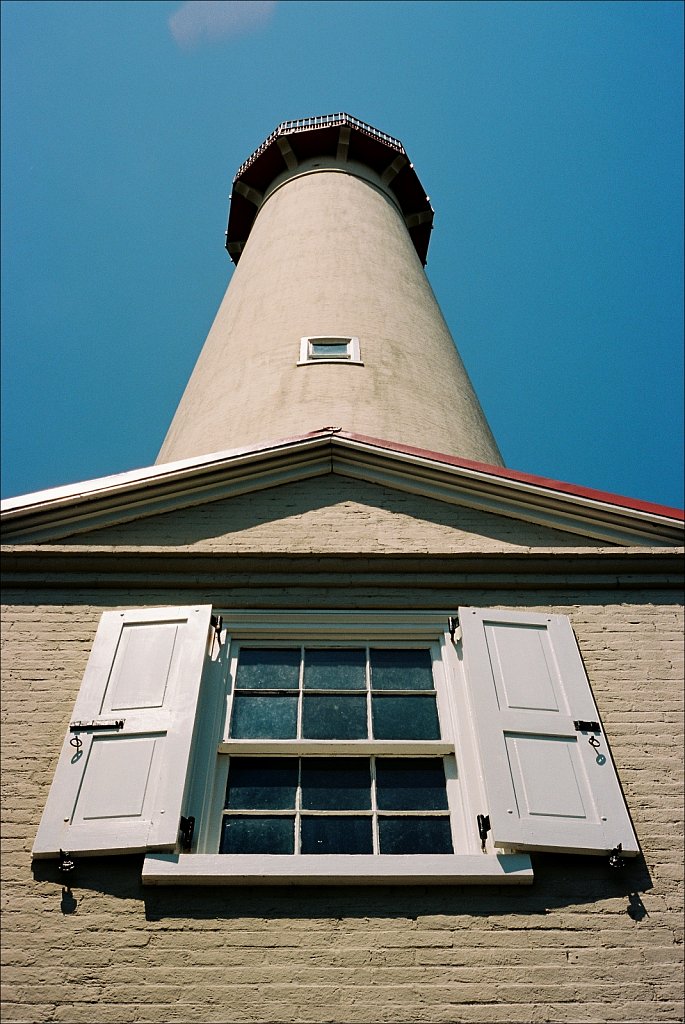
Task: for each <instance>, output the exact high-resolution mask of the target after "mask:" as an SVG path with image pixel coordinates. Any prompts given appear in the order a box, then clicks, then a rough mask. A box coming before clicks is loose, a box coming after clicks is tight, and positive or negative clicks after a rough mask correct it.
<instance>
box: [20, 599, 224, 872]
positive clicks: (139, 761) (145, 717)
mask: <svg viewBox="0 0 685 1024" xmlns="http://www.w3.org/2000/svg"><path fill="white" fill-rule="evenodd" d="M210 614H211V606H199V607H188V608H146V609H136V610H130V611H124V612H105V613H104V614H103V616H102V618H101V620H100V624H99V626H98V630H97V634H96V636H95V641H94V643H93V649H92V651H91V655H90V659H89V661H88V665H87V667H86V671H85V675H84V677H83V682H82V684H81V689H80V691H79V695H78V698H77V700H76V705H75V707H74V711H73V715H72V719H71V722H72V724H74V723H75V722H81V723H84V724H93V725H95V726H100V728H91V729H87V728H86V729H83V730H82V731H77V732H73V731H71V730H70V731H68V732H67V735H66V738H65V741H64V745H63V747H62V752H61V754H60V758H59V761H58V764H57V769H56V772H55V777H54V779H53V783H52V787H51V789H50V793H49V796H48V801H47V805H46V807H45V811H44V813H43V818H42V820H41V823H40V828H39V829H38V835H37V837H36V842H35V843H34V847H33V855H34V856H35V857H49V856H56V855H57V854H58V853H59V851H60V849H62V850H66V851H68V852H69V853H93V854H95V853H98V854H102V853H136V852H139V851H143V850H150V849H158V850H162V849H164V850H173V849H174V847H175V845H176V841H177V836H178V827H179V818H180V814H181V810H182V806H183V798H184V790H185V787H186V782H187V778H186V777H187V774H188V764H189V758H190V749H191V745H192V738H193V729H194V725H195V715H196V711H197V703H198V696H199V692H200V682H201V678H202V670H203V665H204V661H205V655H206V653H207V646H208V635H209V626H210ZM118 721H121V722H123V726H122V727H121V728H119V729H117V728H114V727H113V726H112V725H111V724H110V723H115V722H118ZM103 726H105V727H104V728H103ZM76 739H78V740H80V743H81V745H80V746H78V744H76Z"/></svg>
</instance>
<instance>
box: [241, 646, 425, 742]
mask: <svg viewBox="0 0 685 1024" xmlns="http://www.w3.org/2000/svg"><path fill="white" fill-rule="evenodd" d="M233 675H234V678H235V681H236V684H235V689H234V691H233V695H232V699H231V701H230V707H229V727H228V731H227V739H269V738H273V739H293V740H295V739H303V740H307V739H312V740H313V739H324V740H371V739H379V740H409V739H411V740H439V739H440V738H441V731H440V721H439V713H438V703H437V691H436V689H435V685H434V680H433V674H432V659H431V653H430V651H429V650H428V649H427V648H413V649H411V648H410V649H405V648H394V649H384V648H377V647H369V646H365V647H356V648H355V647H332V648H320V647H309V646H304V645H303V646H300V647H282V648H264V649H260V648H252V647H249V646H246V647H241V648H240V650H239V653H238V655H237V659H236V663H235V666H234V672H233ZM294 691H296V693H295V692H294Z"/></svg>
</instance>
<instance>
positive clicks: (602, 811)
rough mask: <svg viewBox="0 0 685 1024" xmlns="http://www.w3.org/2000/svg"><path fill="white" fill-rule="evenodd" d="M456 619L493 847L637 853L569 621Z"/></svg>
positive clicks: (496, 615) (472, 614) (480, 613)
mask: <svg viewBox="0 0 685 1024" xmlns="http://www.w3.org/2000/svg"><path fill="white" fill-rule="evenodd" d="M460 621H461V626H462V635H463V655H464V669H465V673H466V684H467V690H468V694H469V700H470V703H471V708H472V712H473V716H474V723H475V729H476V733H477V737H478V744H479V747H480V752H481V760H482V763H483V775H484V780H485V787H486V791H487V797H488V806H487V808H486V809H485V808H484V813H486V814H488V815H489V817H490V824H491V828H492V838H493V842H494V844H495V846H504V847H515V848H517V849H519V850H550V851H558V852H567V853H573V852H575V853H594V854H601V853H608V852H610V851H611V850H613V849H614V848H615V847H616V846H618V844H619V843H620V844H621V846H622V851H623V853H625V854H628V855H631V854H632V855H634V854H637V853H638V852H639V847H638V843H637V839H636V838H635V833H634V831H633V828H632V825H631V822H630V816H629V814H628V810H627V808H626V805H625V801H624V799H623V794H622V791H621V786H620V783H619V781H618V777H617V775H616V771H615V768H614V764H613V761H612V759H611V754H610V752H609V747H608V744H607V739H606V736H605V735H604V730H603V728H600V725H599V715H598V712H597V708H596V705H595V702H594V699H593V697H592V692H591V690H590V683H589V681H588V678H587V675H586V673H585V668H584V666H583V662H582V659H581V656H580V651H579V650H578V645H577V643H576V639H575V636H574V634H573V630H572V628H571V624H570V622H569V620H568V619H567V618H566V616H563V615H544V614H534V613H530V612H513V611H496V610H493V609H476V608H462V609H460ZM576 722H577V723H579V727H577V726H576ZM595 723H596V724H597V730H596V731H593V728H594V725H595ZM583 726H585V728H583ZM590 739H592V740H593V743H590Z"/></svg>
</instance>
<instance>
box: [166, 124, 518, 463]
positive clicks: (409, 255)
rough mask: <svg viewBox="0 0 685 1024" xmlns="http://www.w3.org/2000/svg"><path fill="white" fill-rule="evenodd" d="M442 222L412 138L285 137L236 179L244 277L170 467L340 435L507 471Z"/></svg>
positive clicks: (337, 128)
mask: <svg viewBox="0 0 685 1024" xmlns="http://www.w3.org/2000/svg"><path fill="white" fill-rule="evenodd" d="M432 220H433V210H432V208H431V205H430V202H429V200H428V197H427V196H426V194H425V191H424V189H423V187H422V186H421V183H420V181H419V179H418V177H417V175H416V172H415V171H414V168H413V165H412V164H411V163H410V162H409V159H408V157H407V155H406V153H405V151H404V147H403V146H402V144H401V143H400V142H399V141H398V140H397V139H394V138H392V137H391V136H390V135H386V134H384V133H383V132H380V131H378V130H377V129H376V128H372V127H371V126H370V125H367V124H364V123H363V122H362V121H358V120H357V119H356V118H353V117H350V116H349V115H348V114H333V115H327V116H324V117H313V118H305V119H302V120H299V121H285V122H283V123H282V124H280V125H279V126H278V127H277V128H276V130H275V131H274V132H272V134H271V135H270V136H269V137H268V138H267V139H266V140H265V141H264V142H263V143H262V144H261V145H260V146H259V147H258V149H257V150H256V151H255V152H254V153H253V154H252V155H251V156H250V157H249V158H248V159H247V160H246V161H245V163H243V165H242V166H241V167H240V168H239V169H238V172H237V174H236V176H235V180H234V182H233V193H232V196H231V207H230V215H229V221H228V231H227V235H226V248H227V249H228V252H229V254H230V256H231V258H232V259H233V261H234V262H235V263H236V264H237V267H236V271H235V274H234V276H233V279H232V281H231V283H230V286H229V288H228V291H227V292H226V296H225V298H224V300H223V302H222V304H221V307H220V309H219V312H218V314H217V316H216V319H215V321H214V324H213V326H212V328H211V330H210V332H209V336H208V337H207V340H206V342H205V345H204V347H203V350H202V352H201V354H200V357H199V359H198V362H197V365H196V366H195V370H194V372H193V374H192V376H191V378H190V381H189V383H188V386H187V388H186V391H185V393H184V395H183V398H182V400H181V402H180V404H179V407H178V409H177V411H176V414H175V416H174V419H173V422H172V424H171V427H170V429H169V432H168V434H167V437H166V439H165V441H164V444H163V446H162V449H161V451H160V454H159V457H158V459H157V462H158V463H166V462H171V461H175V460H178V459H185V458H190V457H193V456H198V455H202V454H207V453H209V452H212V451H219V450H225V449H234V448H238V447H244V446H253V445H256V444H261V443H265V442H268V441H271V440H273V439H275V438H284V437H289V436H294V435H298V434H303V433H306V432H308V431H316V430H320V429H321V428H322V427H327V426H335V427H339V428H342V429H344V430H347V431H352V432H354V433H357V434H361V435H367V436H372V437H376V438H384V439H387V440H391V441H394V442H399V443H403V444H411V445H415V446H418V447H421V448H425V449H430V450H433V451H439V452H443V453H445V454H450V455H455V456H460V457H463V458H467V459H473V460H476V461H479V462H485V463H489V464H491V465H497V466H500V465H502V459H501V456H500V453H499V450H498V448H497V445H496V443H495V440H494V438H493V436H492V433H491V431H490V428H489V427H488V424H487V422H486V420H485V417H484V415H483V412H482V410H481V407H480V405H479V402H478V399H477V397H476V395H475V393H474V390H473V387H472V386H471V382H470V381H469V378H468V375H467V373H466V370H465V368H464V365H463V363H462V361H461V359H460V357H459V354H458V352H457V349H456V347H455V344H454V341H453V339H452V337H451V335H450V332H449V329H448V327H447V325H446V323H445V320H444V318H443V316H442V314H441V312H440V309H439V306H438V304H437V302H436V300H435V297H434V295H433V292H432V290H431V287H430V284H429V283H428V279H427V277H426V274H425V272H424V269H423V267H424V264H425V262H426V252H427V249H428V242H429V237H430V231H431V226H432Z"/></svg>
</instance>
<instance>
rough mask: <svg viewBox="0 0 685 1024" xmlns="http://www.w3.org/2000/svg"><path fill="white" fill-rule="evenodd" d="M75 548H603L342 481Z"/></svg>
mask: <svg viewBox="0 0 685 1024" xmlns="http://www.w3.org/2000/svg"><path fill="white" fill-rule="evenodd" d="M74 541H75V542H76V543H78V544H80V545H82V544H85V545H88V546H89V547H94V546H98V547H102V548H104V549H107V548H113V547H116V546H117V545H120V544H125V545H126V547H127V548H136V547H141V548H148V549H156V548H158V547H159V546H160V545H165V546H169V547H171V548H173V549H174V550H176V551H183V550H193V551H198V552H200V551H202V552H214V551H231V552H233V551H236V552H248V551H249V552H255V551H256V552H260V551H269V552H289V553H293V552H309V551H316V552H321V553H326V552H330V551H341V550H343V551H352V552H355V553H367V554H371V553H387V552H392V551H397V552H399V553H404V552H406V551H414V552H431V553H433V552H434V553H443V552H449V551H513V550H521V549H522V548H523V549H526V548H529V547H538V548H539V547H564V548H568V547H579V546H583V547H598V546H600V543H601V542H598V541H594V540H592V539H590V538H585V537H580V536H576V535H574V534H571V533H564V532H563V531H561V530H554V529H551V528H549V527H546V526H540V525H538V524H536V523H526V522H524V521H522V520H520V519H510V518H507V517H506V516H499V515H494V514H492V513H490V512H481V511H480V510H478V509H472V508H467V507H465V506H463V505H460V506H457V505H449V504H447V503H446V502H444V501H436V500H434V499H432V498H426V497H423V496H422V495H418V494H410V493H408V492H403V491H398V490H395V489H393V488H389V487H380V486H378V485H376V484H371V483H367V482H366V481H364V480H351V479H348V478H345V477H341V476H338V475H336V474H333V473H330V474H328V475H327V476H320V477H315V478H314V479H311V480H303V481H300V482H299V483H291V484H285V485H283V486H280V487H270V488H267V489H265V490H263V491H256V492H253V493H251V494H246V495H242V496H238V497H231V498H225V499H223V500H219V501H211V502H206V503H205V504H203V505H197V506H195V507H192V508H187V509H180V510H178V511H175V512H167V513H164V514H163V515H157V516H150V517H149V518H147V519H137V520H135V521H133V522H130V523H124V524H121V525H118V526H110V527H106V528H105V529H102V530H94V531H93V532H91V533H84V534H78V535H77V536H76V537H75V538H74ZM60 543H62V542H60ZM67 543H68V541H67Z"/></svg>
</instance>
